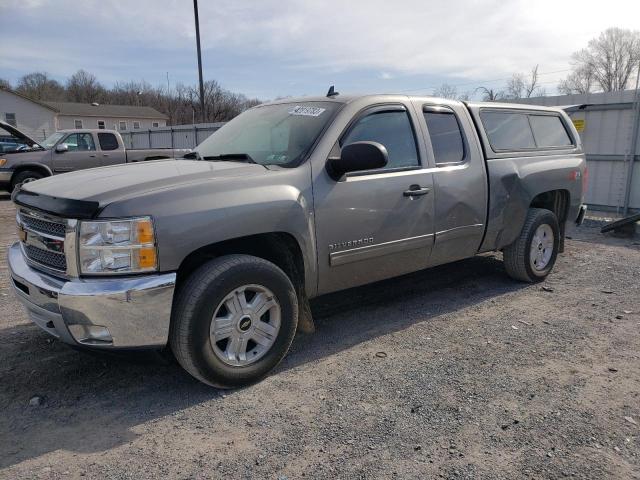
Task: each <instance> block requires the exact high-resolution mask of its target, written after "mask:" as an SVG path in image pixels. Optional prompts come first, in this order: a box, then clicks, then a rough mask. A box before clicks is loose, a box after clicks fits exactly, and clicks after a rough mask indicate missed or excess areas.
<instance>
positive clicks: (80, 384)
mask: <svg viewBox="0 0 640 480" xmlns="http://www.w3.org/2000/svg"><path fill="white" fill-rule="evenodd" d="M526 287H527V285H526V284H521V283H517V282H514V281H512V280H510V279H509V278H508V277H507V276H506V274H505V272H504V268H503V266H502V262H501V261H499V259H497V258H496V257H494V256H479V257H476V258H472V259H469V260H465V261H461V262H457V263H455V264H450V265H444V266H441V267H436V268H433V269H430V270H426V271H422V272H417V273H414V274H410V275H406V276H403V277H400V278H396V279H392V280H386V281H382V282H378V283H376V284H372V285H368V286H364V287H359V288H355V289H351V290H349V291H345V292H340V293H335V294H331V295H327V296H324V297H321V298H319V299H316V300H315V301H313V303H312V311H313V313H314V317H315V320H316V327H317V332H316V333H315V334H313V335H299V336H298V337H297V339H296V340H295V341H294V345H293V347H292V349H291V352H290V353H289V355H288V356H287V358H286V359H285V360H284V361H283V363H282V364H281V365H280V366H279V367H278V368H277V370H276V371H275V372H273V373H272V375H279V374H281V373H283V372H286V371H287V370H290V369H292V368H295V367H297V366H300V365H303V364H306V363H308V362H314V361H316V360H318V359H321V358H325V357H327V356H330V355H333V354H335V353H337V352H340V351H342V350H345V349H349V348H351V347H353V346H355V345H358V344H360V343H362V342H366V341H368V340H371V339H373V338H376V337H380V336H383V335H387V334H390V333H393V332H397V331H400V330H403V329H405V328H407V327H409V326H411V325H413V324H416V323H421V322H429V321H431V320H433V319H434V318H436V317H438V316H441V315H444V314H455V312H457V311H460V310H462V309H464V308H466V307H469V306H472V305H476V304H478V303H480V302H483V301H485V300H487V299H490V298H492V297H497V296H500V295H503V294H505V293H508V292H513V291H516V290H519V289H522V288H526ZM451 321H455V318H453V319H452V320H451ZM0 344H1V345H2V350H3V356H4V357H5V358H6V359H8V361H7V363H5V364H4V365H2V367H0V384H1V385H3V389H2V393H0V408H2V410H3V415H2V416H1V418H0V451H1V452H2V453H0V468H6V467H8V466H11V465H15V464H18V463H21V462H23V461H26V460H29V459H32V458H37V457H39V456H41V455H44V454H46V453H48V452H52V451H55V450H59V449H62V450H67V451H71V452H77V453H93V452H101V451H105V450H108V449H110V448H113V447H116V446H119V445H123V444H126V443H129V442H131V441H133V440H134V439H135V438H136V437H137V436H138V435H142V434H143V433H139V432H141V431H144V430H145V429H146V427H145V426H144V425H143V424H145V423H148V422H153V421H154V420H156V419H159V418H161V417H165V416H174V417H177V418H176V421H179V417H180V416H181V415H182V414H181V411H183V410H186V409H189V408H191V407H194V406H197V405H199V404H204V403H206V404H207V407H208V408H210V412H211V413H210V415H211V416H212V417H214V418H215V417H216V416H217V415H219V414H220V411H219V409H220V407H221V406H222V403H221V402H224V401H225V396H223V393H224V392H222V391H219V390H216V389H213V388H210V387H207V386H205V385H203V384H201V383H199V382H197V381H196V380H194V379H192V378H191V377H189V376H188V375H187V374H186V373H184V372H183V371H182V370H181V369H180V368H179V367H178V366H177V365H176V364H175V363H172V362H164V363H162V362H159V361H157V360H156V359H154V358H153V357H152V356H149V355H147V356H139V355H138V356H136V357H134V358H124V359H123V358H115V357H112V356H106V355H89V354H87V353H84V352H78V351H75V350H72V349H70V348H68V347H66V346H64V345H62V344H60V343H59V342H57V341H51V340H50V339H48V337H47V336H46V334H44V333H42V332H40V331H39V330H38V329H37V328H36V327H35V326H32V325H31V324H24V325H20V326H18V327H13V328H6V329H4V330H0ZM251 388H253V387H247V389H251ZM292 388H295V386H292ZM34 395H39V396H41V397H42V398H43V399H44V404H43V405H42V406H36V407H34V406H29V400H30V399H31V398H32V397H33V396H34ZM234 401H237V399H236V400H234Z"/></svg>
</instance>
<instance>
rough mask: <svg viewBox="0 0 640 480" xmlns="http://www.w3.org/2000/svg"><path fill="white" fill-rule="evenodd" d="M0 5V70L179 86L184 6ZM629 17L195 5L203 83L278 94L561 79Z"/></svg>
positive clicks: (103, 2) (188, 16)
mask: <svg viewBox="0 0 640 480" xmlns="http://www.w3.org/2000/svg"><path fill="white" fill-rule="evenodd" d="M0 2H1V3H2V4H3V6H2V9H3V10H4V11H5V12H6V15H3V16H5V18H12V19H13V20H12V22H11V23H10V24H4V26H3V29H2V31H0V41H1V42H2V44H3V45H4V46H5V47H4V49H3V55H2V56H1V57H0V68H2V69H11V70H12V71H16V72H17V71H20V70H21V69H22V70H23V71H25V72H26V71H32V70H42V69H45V70H49V71H52V73H54V74H56V75H66V74H69V73H72V72H73V71H75V70H77V69H78V68H87V69H90V70H91V71H93V72H94V73H95V74H97V75H99V77H100V78H107V79H110V81H115V80H117V79H120V80H128V79H131V78H141V77H144V76H145V74H146V75H150V76H154V75H156V76H157V75H159V72H164V71H167V70H171V71H172V75H175V76H176V77H177V78H180V76H181V75H182V73H180V72H182V69H184V75H187V74H188V75H189V78H191V76H192V71H193V62H194V61H195V53H194V45H193V43H194V28H193V9H192V4H191V2H190V1H187V0H137V1H135V2H124V1H121V0H85V1H83V2H81V3H80V4H79V3H78V2H77V1H75V0H73V1H72V0H56V1H53V0H28V1H26V2H25V1H24V0H19V1H18V0H0ZM70 12H72V13H73V14H71V15H70V14H69V13H70ZM639 16H640V2H628V1H624V0H610V1H609V2H608V3H607V6H606V7H604V6H603V5H602V3H601V2H595V1H594V0H582V1H574V0H564V1H558V0H539V1H536V2H531V1H530V0H511V1H504V0H485V1H477V0H448V1H447V2H426V1H424V0H396V1H394V2H389V1H388V0H361V1H355V0H353V1H349V2H341V3H340V4H339V5H334V4H330V3H327V2H324V1H320V0H307V1H299V0H245V1H242V2H240V1H233V0H227V1H216V2H200V22H201V36H202V44H203V49H204V52H205V53H204V55H205V58H206V60H207V61H206V62H205V64H206V65H207V68H208V69H209V72H211V75H213V76H216V75H217V74H218V73H220V72H231V73H233V70H234V69H235V70H237V71H238V72H242V73H243V75H245V76H246V72H252V71H253V72H255V74H254V77H255V78H256V79H260V80H262V81H266V80H265V78H266V77H268V76H269V75H272V76H273V77H274V79H277V80H278V81H281V82H283V81H284V82H288V83H289V84H292V83H295V84H303V83H304V81H305V78H313V77H314V76H316V77H317V76H321V75H334V74H335V75H340V74H344V73H345V72H367V71H369V72H372V73H371V75H372V76H373V77H375V78H378V79H379V80H385V81H394V82H396V81H398V79H400V78H403V77H406V78H415V76H420V75H424V76H431V77H438V78H445V79H447V80H448V81H450V83H461V82H465V81H468V80H481V79H482V80H484V79H491V78H499V77H504V76H508V75H510V74H511V73H513V72H517V71H528V70H529V69H530V68H531V67H532V66H533V65H535V64H540V70H541V71H542V72H551V71H556V70H562V69H566V68H568V61H569V57H570V55H571V53H572V52H573V51H575V50H577V49H579V48H581V47H583V46H584V45H585V44H586V42H587V41H588V40H589V39H590V38H593V37H594V36H596V35H597V34H598V33H599V32H600V31H602V30H604V29H605V28H607V27H609V26H621V27H627V28H634V27H635V23H636V19H637V18H638V17H639ZM9 45H12V47H11V48H8V46H9ZM252 69H253V70H252ZM187 72H188V73H187ZM267 72H268V74H267ZM375 72H381V73H375ZM122 75H124V77H122ZM230 75H231V74H230ZM560 76H562V74H558V75H557V77H560ZM230 78H233V76H232V75H231V77H230ZM283 78H284V80H282V79H283ZM547 78H551V77H547ZM273 81H276V80H273Z"/></svg>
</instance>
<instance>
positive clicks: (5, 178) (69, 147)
mask: <svg viewBox="0 0 640 480" xmlns="http://www.w3.org/2000/svg"><path fill="white" fill-rule="evenodd" d="M190 151H191V150H189V149H174V148H150V149H135V150H132V149H127V148H125V146H124V143H123V141H122V137H121V136H120V134H119V133H118V132H116V131H114V130H88V129H80V130H60V131H58V132H56V133H54V134H52V135H51V136H49V137H48V138H47V139H46V140H44V141H43V142H40V143H39V142H36V141H35V140H33V139H32V138H29V137H28V136H27V135H25V134H24V133H23V132H21V131H20V130H18V129H17V128H15V127H13V126H11V125H9V124H7V123H4V122H1V121H0V190H8V191H12V190H13V189H14V188H15V186H16V185H19V184H21V183H27V182H31V181H33V180H38V179H39V178H43V177H49V176H51V175H55V174H58V173H65V172H72V171H75V170H82V169H85V168H94V167H105V166H109V165H118V164H121V163H134V162H143V161H147V160H160V159H165V158H175V157H182V156H183V155H185V154H187V153H189V152H190Z"/></svg>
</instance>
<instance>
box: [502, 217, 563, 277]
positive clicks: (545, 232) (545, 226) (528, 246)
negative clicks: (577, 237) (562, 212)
mask: <svg viewBox="0 0 640 480" xmlns="http://www.w3.org/2000/svg"><path fill="white" fill-rule="evenodd" d="M549 233H552V234H553V238H552V239H550V238H549ZM536 234H538V235H537V236H536ZM534 242H535V244H534ZM559 246H560V227H559V226H558V219H557V218H556V216H555V214H554V213H553V212H551V211H550V210H546V209H544V208H531V209H529V212H528V213H527V218H526V220H525V222H524V226H523V227H522V231H521V232H520V236H519V237H518V238H517V239H516V240H515V241H514V242H513V243H512V244H511V245H509V246H508V247H506V248H504V250H503V259H504V266H505V268H506V270H507V273H508V274H509V276H510V277H511V278H514V279H516V280H520V281H522V282H529V283H534V282H541V281H542V280H544V279H545V278H547V275H549V272H551V270H552V269H553V266H554V264H555V263H556V258H557V257H558V249H559ZM549 248H552V250H551V251H550V252H548V249H549ZM532 249H534V250H532Z"/></svg>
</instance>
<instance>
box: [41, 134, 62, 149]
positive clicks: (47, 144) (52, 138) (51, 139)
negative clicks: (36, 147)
mask: <svg viewBox="0 0 640 480" xmlns="http://www.w3.org/2000/svg"><path fill="white" fill-rule="evenodd" d="M64 136H65V133H64V132H56V133H54V134H51V135H49V136H48V137H47V139H46V140H45V141H44V142H42V146H43V147H44V148H46V149H47V150H51V149H52V148H53V146H54V145H55V144H56V143H58V140H60V139H61V138H62V137H64Z"/></svg>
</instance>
